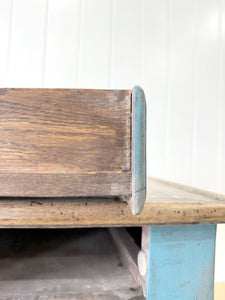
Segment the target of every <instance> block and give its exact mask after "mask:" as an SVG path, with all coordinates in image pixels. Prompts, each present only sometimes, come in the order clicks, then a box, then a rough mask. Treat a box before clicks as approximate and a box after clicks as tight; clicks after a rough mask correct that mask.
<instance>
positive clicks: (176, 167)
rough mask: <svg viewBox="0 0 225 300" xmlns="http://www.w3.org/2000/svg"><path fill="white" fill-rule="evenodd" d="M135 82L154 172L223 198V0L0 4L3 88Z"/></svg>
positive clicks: (18, 0)
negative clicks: (143, 99)
mask: <svg viewBox="0 0 225 300" xmlns="http://www.w3.org/2000/svg"><path fill="white" fill-rule="evenodd" d="M136 84H139V85H141V86H142V87H143V88H144V90H145V92H146V96H147V101H148V171H149V173H150V174H152V175H154V176H157V177H161V178H166V179H169V180H172V181H176V182H181V183H185V184H188V185H193V186H197V187H199V188H203V189H207V190H211V191H216V192H219V193H224V194H225V0H14V1H13V0H11V1H10V0H0V86H1V87H66V88H68V87H69V88H76V87H86V88H91V87H93V88H132V87H133V86H134V85H136ZM224 234H225V229H224V227H223V226H219V228H218V239H217V260H219V261H220V262H219V263H217V269H216V280H217V281H225V271H224V270H225V237H224ZM222 261H223V263H222Z"/></svg>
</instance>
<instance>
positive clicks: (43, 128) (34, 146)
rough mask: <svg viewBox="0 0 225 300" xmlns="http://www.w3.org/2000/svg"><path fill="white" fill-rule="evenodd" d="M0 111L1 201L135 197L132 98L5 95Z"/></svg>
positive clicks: (101, 93) (81, 93)
mask: <svg viewBox="0 0 225 300" xmlns="http://www.w3.org/2000/svg"><path fill="white" fill-rule="evenodd" d="M0 105H1V108H0V195H1V196H38V197H40V196H87V195H88V196H103V195H105V196H107V195H130V194H131V179H130V175H131V166H130V147H131V145H130V119H131V118H130V114H131V91H129V90H120V91H118V90H107V91H106V90H71V89H0ZM81 184H82V186H81Z"/></svg>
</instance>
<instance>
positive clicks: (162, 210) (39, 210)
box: [0, 178, 225, 300]
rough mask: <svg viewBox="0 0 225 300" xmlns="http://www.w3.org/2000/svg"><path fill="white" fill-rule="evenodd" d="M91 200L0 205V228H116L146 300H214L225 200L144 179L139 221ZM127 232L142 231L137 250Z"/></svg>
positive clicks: (115, 204)
mask: <svg viewBox="0 0 225 300" xmlns="http://www.w3.org/2000/svg"><path fill="white" fill-rule="evenodd" d="M80 200H81V199H80ZM96 200H97V201H94V202H93V201H90V199H88V198H87V199H82V201H79V199H77V201H74V199H71V198H65V199H58V198H51V199H42V198H36V199H35V200H34V199H32V198H27V199H25V198H24V199H20V200H18V199H10V200H9V199H7V198H5V199H1V201H0V227H1V228H62V227H63V228H72V227H117V228H116V229H115V230H112V231H113V232H112V235H113V236H114V239H116V240H117V243H116V244H117V245H118V248H119V251H120V253H121V256H122V257H124V260H125V261H127V262H129V263H128V266H129V267H130V270H131V273H132V275H133V277H134V278H135V280H136V281H137V283H138V284H140V285H142V288H143V292H144V294H145V295H146V297H147V299H151V300H152V299H160V300H164V299H166V300H170V299H171V300H172V299H188V300H192V299H193V300H194V299H204V300H206V299H209V300H210V299H213V293H214V288H213V286H214V260H215V240H216V224H217V223H223V222H225V196H222V195H217V194H213V193H207V192H203V191H200V190H197V189H193V188H190V187H186V186H182V185H177V184H173V183H168V182H164V181H161V180H157V179H154V178H148V195H147V200H146V204H145V207H144V210H143V212H142V213H141V214H140V215H137V216H134V215H133V214H132V212H131V210H130V208H129V207H128V204H127V203H126V202H121V201H117V200H111V201H108V199H107V201H104V199H102V198H101V199H96ZM129 226H140V227H142V247H141V248H142V249H138V247H137V246H136V245H134V243H133V242H132V241H131V240H130V239H129V238H128V239H127V238H126V237H127V235H126V234H125V236H124V232H123V227H129ZM118 227H120V228H118ZM118 241H119V242H118ZM140 251H141V252H140ZM138 252H139V254H138ZM137 257H138V258H139V266H138V264H137V260H138V259H137Z"/></svg>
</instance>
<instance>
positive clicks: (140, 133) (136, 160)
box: [132, 86, 146, 215]
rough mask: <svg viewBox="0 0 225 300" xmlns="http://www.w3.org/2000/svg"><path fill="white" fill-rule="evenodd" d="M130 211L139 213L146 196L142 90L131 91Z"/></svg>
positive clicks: (144, 127) (144, 116) (144, 124)
mask: <svg viewBox="0 0 225 300" xmlns="http://www.w3.org/2000/svg"><path fill="white" fill-rule="evenodd" d="M132 116H133V118H132V119H133V120H132V125H133V126H132V140H133V149H132V150H133V151H132V169H133V172H132V173H133V179H132V181H133V182H132V211H133V214H134V215H137V214H139V213H140V212H141V211H142V209H143V207H144V203H145V198H146V100H145V94H144V92H143V90H142V89H141V88H140V87H139V86H136V87H134V88H133V91H132Z"/></svg>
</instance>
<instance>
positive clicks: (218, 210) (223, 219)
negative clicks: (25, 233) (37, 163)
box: [0, 198, 225, 228]
mask: <svg viewBox="0 0 225 300" xmlns="http://www.w3.org/2000/svg"><path fill="white" fill-rule="evenodd" d="M199 223H225V202H223V203H216V204H215V202H212V203H207V204H205V203H201V202H200V203H191V204H190V203H181V202H173V203H169V204H168V203H165V202H152V203H146V204H145V207H144V209H143V211H142V213H141V214H140V215H137V216H134V215H133V214H132V212H131V210H130V208H129V206H128V205H127V203H126V202H121V201H97V202H96V201H95V202H93V201H82V202H77V201H73V200H66V199H64V200H63V199H61V200H59V199H53V200H43V199H40V198H39V199H35V200H31V199H29V200H12V199H5V200H3V199H2V200H1V201H0V228H13V227H15V228H24V227H27V228H28V227H29V228H50V227H51V228H61V227H64V228H73V227H114V226H115V227H126V226H144V225H151V226H154V225H179V224H199Z"/></svg>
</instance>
